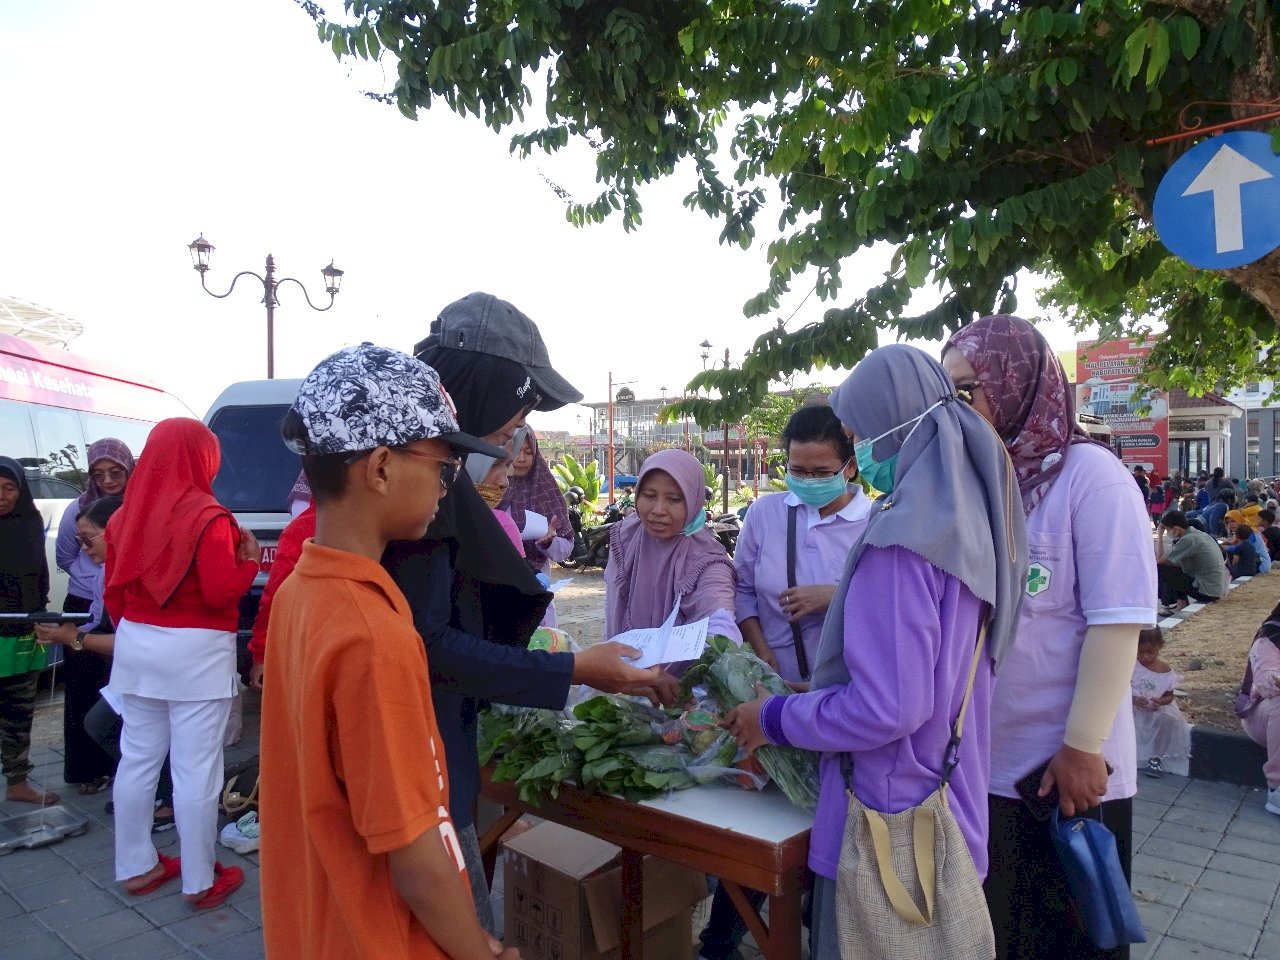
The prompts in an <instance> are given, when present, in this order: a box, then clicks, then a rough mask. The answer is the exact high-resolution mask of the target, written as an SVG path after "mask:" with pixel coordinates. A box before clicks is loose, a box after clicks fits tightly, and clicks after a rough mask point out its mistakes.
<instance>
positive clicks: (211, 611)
mask: <svg viewBox="0 0 1280 960" xmlns="http://www.w3.org/2000/svg"><path fill="white" fill-rule="evenodd" d="M220 461H221V453H220V451H219V448H218V438H217V437H215V436H214V435H213V433H212V432H211V431H210V430H209V428H208V427H206V426H205V425H204V424H202V423H201V422H200V421H198V420H188V419H184V418H177V419H172V420H165V421H162V422H161V423H158V424H157V425H156V427H155V429H154V430H153V431H152V432H151V436H150V438H149V439H148V441H147V449H146V452H145V453H144V454H143V456H142V458H141V460H140V461H139V462H138V467H137V470H135V471H134V473H133V476H132V477H131V478H130V480H129V486H128V489H127V490H126V491H125V497H124V506H123V507H121V508H120V510H119V511H117V513H116V514H115V516H113V517H112V518H111V522H110V523H109V524H108V525H107V564H106V568H107V572H106V589H105V591H104V599H105V601H106V606H107V611H108V613H109V614H110V615H111V618H112V620H114V621H115V624H116V645H115V659H114V662H113V663H112V668H111V683H110V685H109V687H110V690H111V692H112V694H114V695H115V696H116V697H118V699H119V700H120V702H121V704H122V711H121V716H122V717H123V719H124V729H123V732H122V733H121V737H120V754H121V757H120V765H119V767H118V769H117V771H116V782H115V798H114V799H115V826H116V879H117V880H121V881H123V883H124V888H125V890H126V891H128V892H129V893H131V894H135V895H139V896H140V895H142V894H146V893H150V892H152V891H153V890H157V889H159V888H160V887H161V886H163V885H164V884H165V883H167V882H168V881H170V880H172V879H174V878H175V877H177V876H179V875H181V876H182V892H183V893H184V894H185V895H186V899H187V902H189V903H190V904H192V906H193V907H195V909H197V910H203V909H209V908H211V907H216V906H218V905H219V904H221V903H222V902H223V901H224V900H226V898H227V897H228V896H229V895H230V894H231V893H232V892H233V891H234V890H236V889H237V888H238V887H239V886H240V884H241V883H243V882H244V874H243V872H242V871H241V870H240V869H239V868H237V867H223V866H222V865H221V864H219V863H217V862H216V861H215V859H214V842H215V840H216V838H217V832H218V830H217V826H218V806H217V803H218V792H219V789H220V788H221V786H222V739H223V732H224V730H225V728H226V724H227V716H228V714H229V712H230V709H231V697H232V695H233V694H234V693H235V690H236V633H235V631H236V625H237V619H238V616H239V603H240V597H241V596H242V595H243V594H244V593H245V591H246V590H248V589H249V586H250V584H252V583H253V578H254V576H255V575H256V574H257V572H258V561H259V558H260V554H261V551H260V550H259V548H258V544H257V541H256V540H255V539H254V537H253V534H251V533H250V532H249V531H247V530H243V529H241V528H240V527H239V526H238V525H237V524H236V521H235V518H234V517H233V516H232V515H231V512H230V511H229V510H227V508H226V507H224V506H222V505H221V504H220V503H218V501H217V500H216V499H214V496H213V488H212V483H213V477H214V475H215V474H216V473H217V472H218V464H219V462H220ZM166 753H168V754H169V760H170V769H171V771H172V775H173V808H174V818H175V820H176V821H177V827H178V839H179V842H180V844H181V849H182V858H181V860H179V858H177V857H167V856H165V855H164V854H160V853H157V851H156V848H155V845H154V844H152V842H151V821H152V812H153V810H152V808H153V805H154V798H155V789H156V780H157V778H158V776H159V773H160V766H161V764H162V763H163V762H164V758H165V754H166Z"/></svg>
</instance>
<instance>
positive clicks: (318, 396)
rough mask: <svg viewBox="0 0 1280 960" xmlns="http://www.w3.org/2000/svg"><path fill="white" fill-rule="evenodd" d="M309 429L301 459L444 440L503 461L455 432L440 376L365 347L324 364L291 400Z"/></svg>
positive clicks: (299, 449) (299, 448)
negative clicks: (306, 455)
mask: <svg viewBox="0 0 1280 960" xmlns="http://www.w3.org/2000/svg"><path fill="white" fill-rule="evenodd" d="M293 409H294V411H296V412H297V414H298V415H299V416H300V417H301V418H302V422H303V424H304V425H305V427H306V434H307V439H306V442H305V446H304V444H302V443H299V442H296V441H295V442H293V443H291V444H290V446H291V447H292V448H293V450H294V451H295V452H296V453H301V454H313V455H326V454H335V453H359V452H361V451H364V450H372V449H373V448H374V447H384V446H385V447H403V446H405V445H406V444H409V443H412V442H413V441H415V440H429V439H433V438H434V439H439V440H443V441H445V442H446V443H448V444H450V445H451V446H453V447H455V448H457V449H459V450H464V451H468V452H476V453H484V454H488V455H489V456H498V457H501V456H505V455H506V454H505V453H504V452H503V451H502V449H501V448H499V447H495V446H493V445H492V444H488V443H485V442H484V441H483V440H478V439H476V438H475V437H473V436H471V435H470V434H468V433H462V432H461V431H460V430H459V429H458V416H457V410H456V409H455V408H454V405H453V400H452V399H450V397H449V394H448V392H447V391H446V390H445V389H444V387H443V386H442V385H441V384H440V375H439V374H438V373H436V372H435V370H433V369H432V368H431V367H429V366H427V365H426V364H425V363H423V362H422V361H421V360H415V359H414V358H413V357H410V356H408V355H407V354H403V353H401V352H399V351H398V350H389V349H387V348H386V347H377V346H374V345H373V344H371V343H362V344H360V345H359V346H358V347H345V348H343V349H342V350H339V351H338V352H337V353H335V354H333V355H332V356H329V357H326V358H325V359H324V360H321V361H320V363H319V364H317V365H316V368H315V369H314V370H312V371H311V372H310V373H309V374H307V377H306V379H305V380H303V381H302V386H300V387H299V388H298V396H297V398H296V399H295V400H294V401H293Z"/></svg>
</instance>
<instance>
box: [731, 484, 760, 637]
mask: <svg viewBox="0 0 1280 960" xmlns="http://www.w3.org/2000/svg"><path fill="white" fill-rule="evenodd" d="M757 509H759V507H758V506H757ZM753 516H755V514H753V513H752V512H751V511H750V510H748V511H747V516H746V519H745V520H743V521H742V532H741V533H739V534H738V544H737V546H736V547H734V550H733V569H734V572H736V573H737V574H738V586H737V588H736V590H735V593H734V598H733V606H734V615H735V616H736V617H737V618H738V622H739V623H741V622H742V621H743V620H746V619H747V618H748V617H759V616H760V599H759V598H758V597H757V596H756V564H757V563H759V562H760V540H759V538H758V537H757V536H756V528H757V527H759V525H760V524H759V521H757V522H756V523H752V522H751V518H752V517H753ZM761 629H763V625H762V627H761Z"/></svg>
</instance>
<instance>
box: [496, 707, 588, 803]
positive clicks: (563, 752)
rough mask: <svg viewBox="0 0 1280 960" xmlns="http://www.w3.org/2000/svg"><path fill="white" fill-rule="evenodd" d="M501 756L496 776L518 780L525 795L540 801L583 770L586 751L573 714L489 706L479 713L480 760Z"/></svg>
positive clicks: (530, 800)
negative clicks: (578, 741) (576, 740)
mask: <svg viewBox="0 0 1280 960" xmlns="http://www.w3.org/2000/svg"><path fill="white" fill-rule="evenodd" d="M495 758H497V762H496V763H495V764H494V768H493V779H494V780H496V781H498V782H500V783H502V782H506V783H510V782H514V783H515V785H516V792H517V793H518V794H519V796H520V799H521V800H523V801H524V802H525V803H527V804H530V805H531V806H535V807H536V806H538V805H539V804H541V802H542V800H543V799H544V798H545V797H548V796H550V797H556V796H559V794H560V784H561V782H562V781H564V780H570V779H573V778H574V777H576V776H578V771H579V769H580V768H581V765H582V755H581V754H580V753H579V752H578V750H577V749H576V748H575V747H574V745H573V736H572V734H571V726H570V723H569V721H568V718H567V717H565V716H564V714H562V713H558V712H556V711H552V710H538V709H532V708H519V707H518V708H510V707H508V708H503V709H502V710H497V709H495V708H490V709H489V710H488V711H486V712H485V713H483V714H481V716H480V762H481V763H488V762H489V761H490V760H493V759H495Z"/></svg>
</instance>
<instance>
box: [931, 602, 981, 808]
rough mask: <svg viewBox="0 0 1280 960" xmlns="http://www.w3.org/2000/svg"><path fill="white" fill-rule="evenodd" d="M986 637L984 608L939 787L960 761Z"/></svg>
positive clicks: (944, 782)
mask: <svg viewBox="0 0 1280 960" xmlns="http://www.w3.org/2000/svg"><path fill="white" fill-rule="evenodd" d="M986 639H987V617H986V610H983V612H982V617H981V618H980V619H979V620H978V640H977V642H976V643H975V644H974V645H973V659H972V660H970V661H969V680H968V682H967V683H966V684H965V688H964V699H963V700H961V701H960V712H959V713H958V714H957V715H956V722H955V726H953V727H952V728H951V739H950V740H949V741H947V750H946V753H944V754H943V757H942V780H941V782H940V783H939V786H940V787H944V788H945V787H946V785H947V783H948V781H950V780H951V774H953V773H954V772H955V769H956V765H957V764H959V763H960V739H961V737H962V736H963V734H964V718H965V715H966V714H967V713H968V712H969V701H970V700H971V699H972V698H973V683H974V680H976V679H977V676H978V664H979V663H980V662H981V661H982V648H983V647H984V646H985V645H986Z"/></svg>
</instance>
